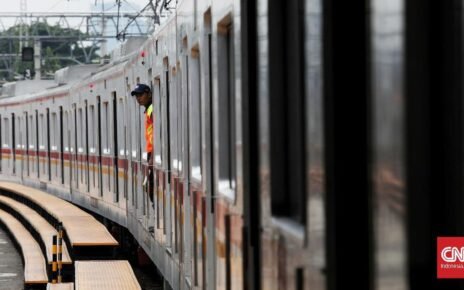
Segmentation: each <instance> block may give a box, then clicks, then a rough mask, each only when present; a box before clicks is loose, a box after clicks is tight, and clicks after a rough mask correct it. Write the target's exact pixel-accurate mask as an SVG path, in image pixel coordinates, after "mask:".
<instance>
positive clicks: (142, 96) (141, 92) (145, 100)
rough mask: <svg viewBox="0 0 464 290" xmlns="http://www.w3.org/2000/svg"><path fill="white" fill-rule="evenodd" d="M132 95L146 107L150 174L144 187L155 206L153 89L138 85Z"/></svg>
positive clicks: (146, 140)
mask: <svg viewBox="0 0 464 290" xmlns="http://www.w3.org/2000/svg"><path fill="white" fill-rule="evenodd" d="M131 95H132V96H135V98H136V99H137V103H139V105H140V106H144V107H145V144H146V147H145V149H146V152H147V160H148V172H146V174H145V180H144V185H148V186H145V187H146V188H147V191H148V196H149V197H150V201H151V202H152V204H153V190H154V189H153V104H152V94H151V89H150V87H149V86H147V85H145V84H137V85H136V86H135V88H134V90H133V91H132V92H131Z"/></svg>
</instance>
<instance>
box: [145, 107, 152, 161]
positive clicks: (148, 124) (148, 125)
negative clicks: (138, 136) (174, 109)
mask: <svg viewBox="0 0 464 290" xmlns="http://www.w3.org/2000/svg"><path fill="white" fill-rule="evenodd" d="M152 114H153V104H150V106H148V108H147V110H146V111H145V141H146V142H145V144H146V145H145V148H146V151H147V153H152V150H153V116H152Z"/></svg>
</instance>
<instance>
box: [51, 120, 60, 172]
mask: <svg viewBox="0 0 464 290" xmlns="http://www.w3.org/2000/svg"><path fill="white" fill-rule="evenodd" d="M51 127H52V130H51V131H50V134H51V135H52V136H51V138H50V139H51V151H58V118H57V115H56V113H52V124H51ZM53 156H56V154H55V153H54V154H53ZM53 158H55V157H53ZM53 169H55V170H54V172H53V173H54V175H53V176H54V177H55V178H58V177H59V176H58V163H55V166H53Z"/></svg>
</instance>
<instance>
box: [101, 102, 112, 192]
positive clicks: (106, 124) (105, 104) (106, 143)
mask: <svg viewBox="0 0 464 290" xmlns="http://www.w3.org/2000/svg"><path fill="white" fill-rule="evenodd" d="M108 110H109V108H108V102H103V118H102V131H103V132H104V133H103V139H104V140H103V154H104V155H109V154H110V150H109V148H110V144H109V140H110V132H109V111H108ZM103 158H104V159H103V160H108V156H106V157H103ZM105 163H106V164H105V165H106V166H107V168H106V173H107V174H106V175H107V176H108V178H107V179H106V181H107V183H106V185H107V186H106V187H107V188H108V190H109V191H111V175H110V174H109V171H110V168H109V167H108V163H107V162H105Z"/></svg>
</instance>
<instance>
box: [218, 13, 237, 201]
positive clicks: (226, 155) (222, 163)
mask: <svg viewBox="0 0 464 290" xmlns="http://www.w3.org/2000/svg"><path fill="white" fill-rule="evenodd" d="M217 42H218V43H217V45H218V59H217V64H218V75H217V77H218V102H219V103H218V112H217V114H218V127H219V130H218V140H219V148H218V149H219V150H218V151H219V155H218V158H219V160H218V161H219V162H218V164H219V168H218V170H219V180H218V191H219V193H220V194H222V195H223V196H225V197H227V198H229V199H231V200H233V201H235V175H236V168H235V68H234V66H235V57H234V34H233V26H232V17H231V15H228V16H227V17H226V18H224V19H223V20H222V21H220V22H219V24H218V40H217Z"/></svg>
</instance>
